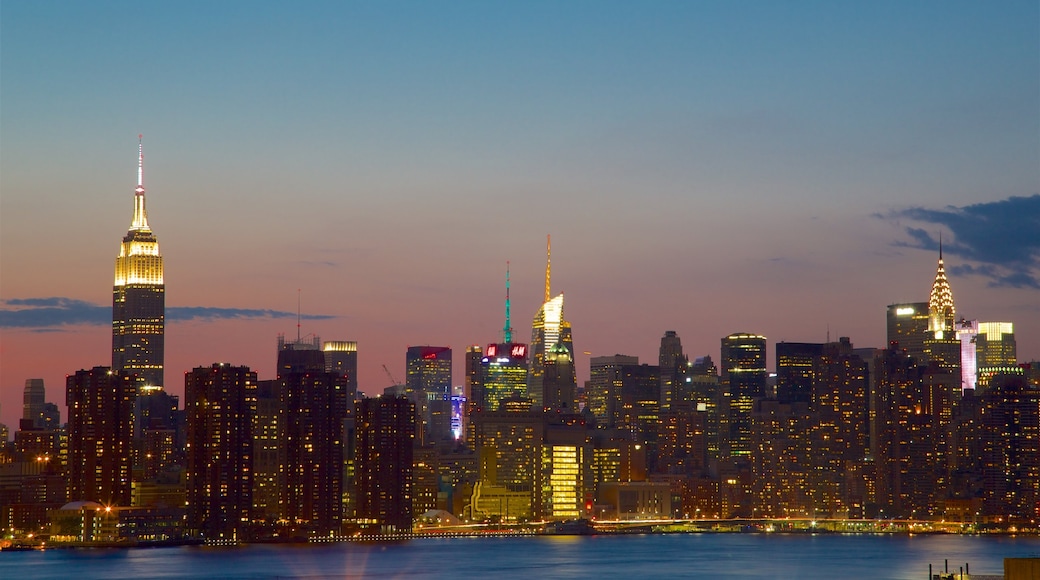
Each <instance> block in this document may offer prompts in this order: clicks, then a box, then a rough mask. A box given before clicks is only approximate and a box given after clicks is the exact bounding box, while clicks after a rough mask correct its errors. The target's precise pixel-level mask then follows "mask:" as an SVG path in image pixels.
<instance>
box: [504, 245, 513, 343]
mask: <svg viewBox="0 0 1040 580" xmlns="http://www.w3.org/2000/svg"><path fill="white" fill-rule="evenodd" d="M502 342H504V343H506V344H509V343H511V342H513V325H512V323H511V321H510V314H509V261H508V260H506V325H505V326H504V327H502Z"/></svg>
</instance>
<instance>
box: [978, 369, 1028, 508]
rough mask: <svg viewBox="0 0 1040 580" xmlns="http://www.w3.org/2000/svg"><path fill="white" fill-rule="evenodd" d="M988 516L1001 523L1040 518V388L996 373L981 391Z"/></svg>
mask: <svg viewBox="0 0 1040 580" xmlns="http://www.w3.org/2000/svg"><path fill="white" fill-rule="evenodd" d="M981 399H982V401H981V406H982V408H983V413H982V416H981V420H980V423H981V425H980V427H981V431H982V449H981V452H982V453H981V454H982V458H981V459H982V461H981V463H982V470H983V471H982V492H983V496H982V497H983V508H984V510H985V514H986V515H989V516H995V517H994V518H993V519H998V518H999V519H998V521H1000V522H1001V523H1012V522H1009V521H1008V518H1011V519H1013V520H1015V521H1029V520H1035V519H1036V518H1037V517H1038V516H1040V388H1037V387H1036V386H1034V385H1030V384H1029V383H1028V381H1026V378H1025V377H1024V376H1021V375H995V376H994V377H993V380H992V381H991V382H990V385H989V388H988V389H987V390H986V391H985V392H984V393H982V395H981Z"/></svg>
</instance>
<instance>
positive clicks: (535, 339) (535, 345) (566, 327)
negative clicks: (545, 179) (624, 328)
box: [527, 240, 576, 407]
mask: <svg viewBox="0 0 1040 580" xmlns="http://www.w3.org/2000/svg"><path fill="white" fill-rule="evenodd" d="M551 249H552V246H551V240H548V241H547V243H546V252H545V256H546V260H545V302H544V303H543V304H542V306H541V308H539V309H538V312H537V313H535V315H534V322H533V323H532V324H531V348H530V353H531V368H530V372H529V373H528V375H527V396H528V397H530V398H531V400H532V401H533V402H534V405H535V406H536V407H541V406H542V405H543V404H544V402H545V397H544V386H543V385H542V379H543V377H544V376H545V355H546V354H547V353H548V352H549V351H551V350H552V348H553V347H554V346H556V344H557V343H562V344H563V346H565V347H567V351H568V352H570V353H571V354H572V356H573V353H574V341H573V339H572V338H571V323H570V322H567V320H566V319H565V318H564V316H563V294H560V295H559V296H556V297H555V298H552V297H551V292H550V284H549V281H550V274H551V272H552V270H551V265H552V260H551ZM572 368H573V367H572ZM575 382H576V381H575Z"/></svg>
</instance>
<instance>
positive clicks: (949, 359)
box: [919, 243, 963, 417]
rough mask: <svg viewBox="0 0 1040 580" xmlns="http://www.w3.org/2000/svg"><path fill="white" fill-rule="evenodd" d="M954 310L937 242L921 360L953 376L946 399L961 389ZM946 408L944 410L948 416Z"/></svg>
mask: <svg viewBox="0 0 1040 580" xmlns="http://www.w3.org/2000/svg"><path fill="white" fill-rule="evenodd" d="M955 314H956V313H955V310H954V307H953V292H952V291H951V290H950V282H949V281H948V280H947V279H946V268H945V266H944V265H943V257H942V244H941V243H940V244H939V264H938V266H937V267H936V271H935V280H934V281H933V282H932V292H931V294H930V295H929V298H928V332H927V333H926V334H925V339H924V353H925V360H924V361H922V362H921V363H919V364H921V365H923V364H924V363H925V362H934V363H936V364H937V365H938V366H939V367H940V368H942V369H944V370H946V371H947V372H949V373H950V374H951V375H953V376H955V377H956V378H957V380H956V381H954V382H953V383H952V384H951V385H950V391H951V392H950V393H949V397H948V398H947V400H948V401H951V402H952V401H956V400H959V399H960V397H961V394H962V393H963V387H962V385H961V382H962V381H961V375H962V371H961V340H960V338H958V336H957V332H956V329H955V323H956V321H955V319H954V317H955ZM949 412H950V410H949V409H947V410H945V413H946V416H947V417H949Z"/></svg>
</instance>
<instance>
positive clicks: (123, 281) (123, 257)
mask: <svg viewBox="0 0 1040 580" xmlns="http://www.w3.org/2000/svg"><path fill="white" fill-rule="evenodd" d="M143 180H144V149H143V148H142V147H141V145H140V144H138V160H137V188H136V189H135V190H134V216H133V220H132V221H131V223H130V230H129V231H128V232H127V233H126V236H125V237H123V244H122V246H120V249H119V256H118V257H117V258H116V268H115V283H114V285H113V287H112V369H113V370H115V371H117V372H121V373H123V374H126V375H129V374H137V375H138V376H140V377H141V379H142V381H143V384H144V385H145V386H162V384H163V356H164V341H165V329H166V285H165V284H164V281H163V259H162V256H161V255H160V254H159V242H158V240H156V238H155V234H154V233H152V229H151V227H149V225H148V213H147V212H146V211H145V203H144V202H145V200H144V181H143Z"/></svg>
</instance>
